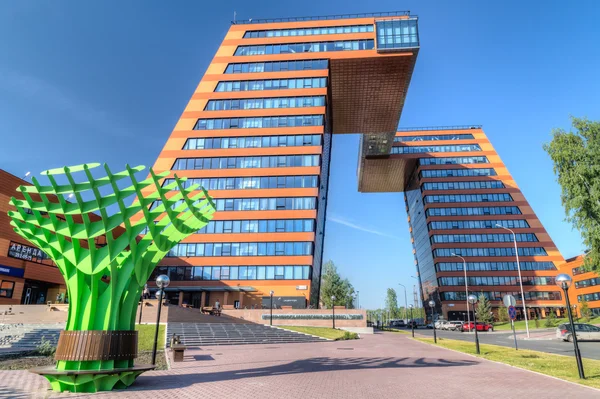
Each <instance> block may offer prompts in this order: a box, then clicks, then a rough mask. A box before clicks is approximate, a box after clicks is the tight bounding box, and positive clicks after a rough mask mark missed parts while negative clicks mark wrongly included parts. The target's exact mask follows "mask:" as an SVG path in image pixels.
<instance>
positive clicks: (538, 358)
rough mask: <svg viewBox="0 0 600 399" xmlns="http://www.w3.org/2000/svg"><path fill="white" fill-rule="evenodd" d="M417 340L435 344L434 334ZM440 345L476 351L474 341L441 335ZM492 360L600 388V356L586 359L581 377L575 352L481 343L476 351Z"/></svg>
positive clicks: (465, 350)
mask: <svg viewBox="0 0 600 399" xmlns="http://www.w3.org/2000/svg"><path fill="white" fill-rule="evenodd" d="M415 339H416V340H417V341H421V342H426V343H428V344H433V345H435V344H434V343H433V338H415ZM437 345H438V346H441V347H444V348H448V349H454V350H456V351H459V352H464V353H469V354H471V355H475V344H474V343H472V342H465V341H456V340H452V339H445V338H444V339H442V338H438V344H437ZM475 356H478V357H482V358H485V359H489V360H494V361H497V362H501V363H506V364H510V365H511V366H516V367H520V368H522V369H526V370H532V371H537V372H538V373H542V374H546V375H550V376H552V377H556V378H560V379H563V380H567V381H572V382H576V383H580V384H583V385H588V386H591V387H594V388H600V360H591V359H583V368H584V370H585V375H586V379H585V380H580V379H579V374H578V372H577V363H575V358H574V357H572V356H561V355H552V354H549V353H543V352H536V351H530V350H518V351H516V350H514V349H512V348H507V347H503V346H496V345H487V344H482V345H481V355H475Z"/></svg>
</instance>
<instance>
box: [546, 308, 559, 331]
mask: <svg viewBox="0 0 600 399" xmlns="http://www.w3.org/2000/svg"><path fill="white" fill-rule="evenodd" d="M555 325H556V312H555V311H554V310H550V313H548V314H547V315H546V321H545V322H544V326H545V327H554V326H555Z"/></svg>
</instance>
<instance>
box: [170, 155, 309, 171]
mask: <svg viewBox="0 0 600 399" xmlns="http://www.w3.org/2000/svg"><path fill="white" fill-rule="evenodd" d="M319 158H320V157H319V155H282V156H262V157H221V158H178V159H177V160H175V164H174V165H173V168H172V170H199V169H253V168H280V167H299V166H319V161H320V159H319Z"/></svg>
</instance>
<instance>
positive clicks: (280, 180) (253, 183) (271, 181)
mask: <svg viewBox="0 0 600 399" xmlns="http://www.w3.org/2000/svg"><path fill="white" fill-rule="evenodd" d="M174 181H175V180H173V179H165V182H164V183H163V186H166V185H169V184H171V183H173V182H174ZM318 184H319V178H318V176H264V177H205V178H192V179H187V180H186V181H185V182H183V187H184V188H189V187H191V186H193V185H199V186H202V187H204V188H205V189H207V190H254V189H261V188H315V187H318ZM176 190H177V189H175V190H174V191H176Z"/></svg>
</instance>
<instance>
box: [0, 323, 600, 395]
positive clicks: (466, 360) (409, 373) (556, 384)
mask: <svg viewBox="0 0 600 399" xmlns="http://www.w3.org/2000/svg"><path fill="white" fill-rule="evenodd" d="M0 381H2V384H0V397H11V398H19V397H22V398H53V397H67V398H82V397H86V395H83V394H63V395H59V394H54V393H52V392H50V391H48V384H47V383H46V382H45V380H44V379H43V378H42V377H39V376H37V375H34V374H31V373H28V372H26V371H0ZM3 395H4V396H3ZM94 397H96V398H145V399H147V398H158V397H160V398H161V399H170V398H173V399H186V398H211V397H212V398H261V399H269V398H277V399H281V398H286V399H287V398H292V399H293V398H302V399H310V398H334V399H335V398H340V399H342V398H343V399H347V398H401V397H402V398H424V397H431V398H436V399H442V398H452V399H456V398H486V399H487V398H503V399H507V398H524V397H539V398H545V399H548V398H557V399H564V398H600V391H597V390H592V389H589V388H586V387H581V386H576V385H573V384H570V383H566V382H563V381H559V380H555V379H552V378H548V377H545V376H541V375H537V374H533V373H530V372H527V371H523V370H519V369H516V368H513V367H509V366H505V365H501V364H497V363H492V362H488V361H485V360H481V359H476V358H473V357H470V356H467V355H464V354H461V353H457V352H452V351H448V350H445V349H441V348H436V347H433V346H430V345H426V344H423V343H420V342H415V341H411V340H410V339H408V338H406V337H404V336H402V335H394V334H375V335H372V336H365V337H364V338H363V339H361V340H357V341H346V342H343V341H342V342H324V343H314V344H285V345H272V346H271V345H244V346H227V347H203V348H201V349H192V350H189V351H187V352H186V358H185V361H184V362H182V363H175V364H174V368H173V369H171V370H168V371H156V372H149V373H146V374H144V375H142V376H141V377H140V378H139V379H138V380H137V382H136V383H135V384H134V386H133V387H132V388H131V389H129V390H127V391H120V392H109V393H102V394H98V395H95V396H94Z"/></svg>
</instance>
